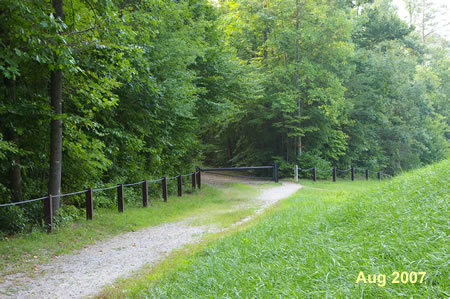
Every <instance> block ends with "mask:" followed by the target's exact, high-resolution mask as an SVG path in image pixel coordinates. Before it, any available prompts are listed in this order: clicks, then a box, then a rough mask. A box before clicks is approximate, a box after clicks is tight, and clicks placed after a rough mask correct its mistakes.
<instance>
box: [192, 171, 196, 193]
mask: <svg viewBox="0 0 450 299" xmlns="http://www.w3.org/2000/svg"><path fill="white" fill-rule="evenodd" d="M195 177H196V174H195V172H193V173H192V190H194V189H195V186H196V181H195Z"/></svg>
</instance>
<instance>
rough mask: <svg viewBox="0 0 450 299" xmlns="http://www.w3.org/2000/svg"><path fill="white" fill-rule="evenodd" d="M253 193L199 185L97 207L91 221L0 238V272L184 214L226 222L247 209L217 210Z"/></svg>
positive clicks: (27, 266) (247, 189)
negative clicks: (121, 206) (144, 201)
mask: <svg viewBox="0 0 450 299" xmlns="http://www.w3.org/2000/svg"><path fill="white" fill-rule="evenodd" d="M256 194H257V189H256V188H255V187H250V186H247V185H242V184H232V185H230V186H229V187H227V188H225V189H222V190H219V189H216V188H212V187H208V186H203V187H202V191H201V192H195V193H193V194H184V195H183V197H181V198H180V197H176V196H174V197H170V198H169V201H168V203H164V202H162V201H161V200H158V201H152V203H151V204H152V205H151V206H150V207H149V208H147V209H143V208H137V207H134V208H133V207H125V212H124V213H123V214H119V213H118V212H117V211H116V210H111V209H97V210H95V211H94V220H93V221H86V220H80V221H75V222H72V223H69V224H66V225H64V226H63V227H60V228H58V229H57V230H56V231H55V233H54V234H47V233H44V232H34V233H31V234H25V235H21V236H16V237H13V238H10V239H8V240H2V241H0V273H1V272H4V271H6V272H4V273H3V274H6V273H13V272H17V271H33V268H34V266H35V265H38V264H41V263H45V262H47V261H48V260H49V259H50V258H52V257H53V256H55V255H60V254H65V253H69V252H71V251H73V250H75V249H79V248H81V247H83V246H85V245H87V244H92V243H94V242H96V241H99V240H104V239H107V238H110V237H112V236H114V235H117V234H120V233H124V232H129V231H135V230H138V229H140V228H143V227H147V226H152V225H157V224H160V223H163V222H169V221H176V220H181V219H184V218H186V217H192V216H198V215H203V214H206V213H209V215H211V214H214V215H215V218H214V219H210V218H211V217H209V218H206V219H207V220H209V221H210V222H211V221H213V220H215V221H216V222H218V223H219V224H223V225H226V224H228V223H232V222H234V221H237V220H239V219H242V218H244V217H246V216H247V215H249V214H250V213H251V210H245V209H244V210H237V211H232V212H227V213H221V212H220V211H224V210H227V209H228V211H229V209H230V208H231V207H232V205H235V204H239V203H245V202H248V200H250V199H251V198H252V197H254V196H255V195H256ZM0 279H1V277H0Z"/></svg>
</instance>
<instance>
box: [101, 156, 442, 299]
mask: <svg viewBox="0 0 450 299" xmlns="http://www.w3.org/2000/svg"><path fill="white" fill-rule="evenodd" d="M449 169H450V163H449V162H448V161H446V162H442V163H440V164H438V165H433V166H429V167H426V168H424V169H421V170H419V171H416V172H413V173H408V174H405V175H403V176H401V177H399V178H395V179H393V180H392V181H387V182H384V183H380V182H376V181H374V182H363V181H360V182H348V181H346V182H337V183H332V182H316V183H313V182H308V181H305V182H303V181H302V183H304V184H305V188H304V189H303V190H301V191H299V192H298V193H297V194H296V195H295V196H292V197H291V198H290V199H288V200H286V201H284V202H283V203H282V204H280V205H278V207H277V208H276V209H274V210H273V211H272V212H271V213H270V215H268V216H267V217H265V218H261V220H260V221H259V223H258V224H257V225H255V226H253V227H251V228H250V229H248V230H246V231H244V232H239V233H236V234H234V235H232V236H229V237H226V238H224V239H222V240H219V241H217V242H214V243H213V244H211V245H209V246H207V247H206V248H204V249H202V250H199V251H197V252H196V253H195V254H190V255H187V256H186V257H185V258H178V262H177V263H176V264H173V265H172V268H170V267H166V268H165V269H163V270H164V271H162V273H161V271H160V272H158V273H159V275H157V276H152V275H151V274H149V275H147V277H146V278H145V279H140V280H139V281H137V282H136V283H133V284H131V283H130V284H128V285H126V284H125V285H124V286H123V288H122V289H120V291H119V292H117V293H113V294H110V295H114V294H115V296H117V297H133V298H180V297H183V298H205V297H207V298H223V297H247V298H248V297H256V298H278V297H288V298H291V297H293V298H296V297H297V298H310V297H313V298H323V297H331V298H334V297H337V298H342V297H344V298H345V297H348V298H355V297H357V298H359V297H369V298H392V297H399V296H406V297H412V296H416V297H428V298H439V297H442V298H445V297H448V296H449V295H450V294H449V293H448V292H449V272H448V269H449V267H448V263H449V260H450V255H449V246H448V244H449V238H448V232H449V228H448V199H449V195H448V194H450V190H449V186H450V182H449V179H450V173H449ZM360 271H363V272H364V273H365V275H366V276H367V275H368V274H371V275H373V274H377V275H378V274H382V275H386V284H385V285H384V286H380V285H379V284H376V283H375V284H369V283H367V284H364V283H362V282H360V283H358V284H357V283H356V279H357V277H358V274H359V272H360ZM395 271H399V272H408V273H410V272H421V271H423V272H426V273H427V274H426V277H425V280H424V281H423V283H399V284H394V283H392V281H393V276H392V273H393V272H395Z"/></svg>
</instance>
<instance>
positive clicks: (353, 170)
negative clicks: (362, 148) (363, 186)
mask: <svg viewBox="0 0 450 299" xmlns="http://www.w3.org/2000/svg"><path fill="white" fill-rule="evenodd" d="M350 170H351V172H352V181H354V180H355V168H353V166H352V167H351V168H350Z"/></svg>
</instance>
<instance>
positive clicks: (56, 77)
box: [48, 0, 63, 215]
mask: <svg viewBox="0 0 450 299" xmlns="http://www.w3.org/2000/svg"><path fill="white" fill-rule="evenodd" d="M53 8H54V9H55V13H56V14H55V17H57V18H58V17H59V18H61V19H62V18H63V2H62V0H53ZM50 104H51V107H52V110H53V118H52V121H51V126H50V130H51V132H50V175H49V182H48V193H49V194H52V195H59V194H60V192H61V169H62V168H61V166H62V165H61V164H62V119H61V116H62V71H61V70H60V69H58V70H55V71H53V72H52V73H51V77H50ZM59 205H60V200H59V197H53V215H56V214H57V213H58V210H59Z"/></svg>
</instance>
